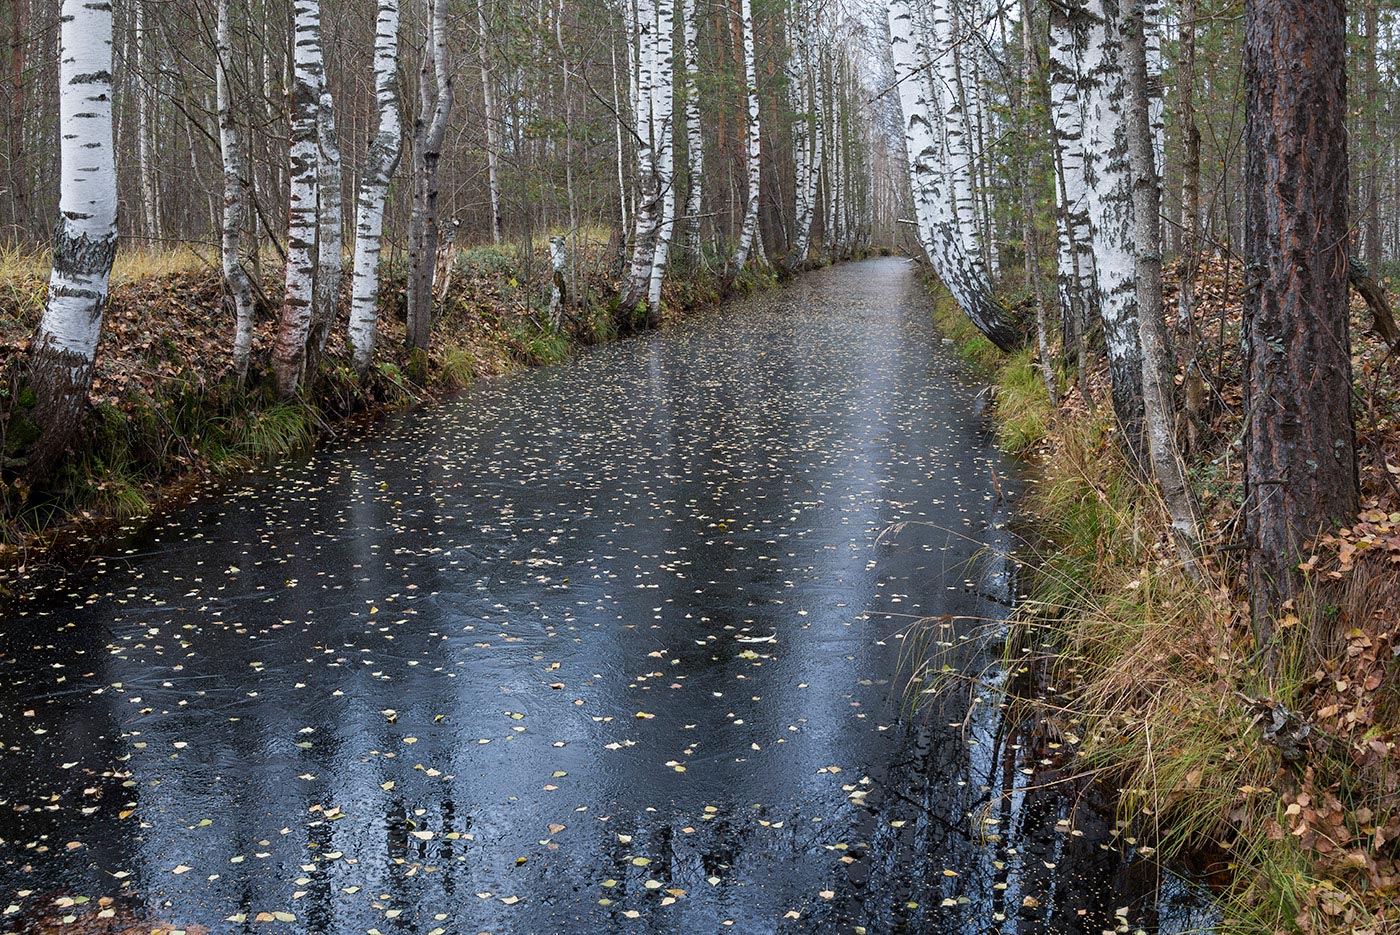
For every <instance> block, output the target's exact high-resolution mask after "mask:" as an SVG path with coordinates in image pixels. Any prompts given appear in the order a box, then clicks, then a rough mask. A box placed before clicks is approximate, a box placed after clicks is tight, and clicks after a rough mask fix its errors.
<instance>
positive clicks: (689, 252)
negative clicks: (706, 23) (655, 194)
mask: <svg viewBox="0 0 1400 935" xmlns="http://www.w3.org/2000/svg"><path fill="white" fill-rule="evenodd" d="M682 2H683V6H682V9H681V28H682V29H683V30H684V34H685V89H684V90H685V141H686V149H685V156H686V183H687V184H686V192H685V230H686V235H685V252H686V262H687V265H689V266H690V268H691V269H695V268H696V267H698V266H699V265H700V212H701V211H702V210H704V198H705V135H704V133H703V132H702V130H701V127H700V84H699V82H698V81H697V80H696V78H697V76H698V75H699V74H700V24H699V21H698V19H697V18H696V12H695V0H682Z"/></svg>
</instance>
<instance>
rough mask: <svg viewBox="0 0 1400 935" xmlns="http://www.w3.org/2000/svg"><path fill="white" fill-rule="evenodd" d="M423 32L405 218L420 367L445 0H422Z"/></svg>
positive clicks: (443, 118) (443, 85)
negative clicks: (425, 10) (410, 207)
mask: <svg viewBox="0 0 1400 935" xmlns="http://www.w3.org/2000/svg"><path fill="white" fill-rule="evenodd" d="M425 2H426V4H427V8H428V16H427V21H428V36H427V42H426V43H425V44H424V50H423V65H422V68H420V69H419V79H418V81H419V91H418V95H419V113H418V120H417V126H416V128H415V132H414V147H413V189H414V190H413V215H412V217H411V218H410V220H409V232H408V237H409V247H408V328H407V332H408V333H407V336H406V337H407V343H408V347H409V348H410V350H412V351H413V352H414V357H415V361H414V367H415V370H419V371H421V370H422V367H423V365H424V358H425V357H426V355H427V353H428V340H429V338H430V337H431V334H432V317H433V271H434V270H435V269H436V266H437V244H438V163H439V161H440V160H441V158H442V142H443V139H444V138H445V137H446V135H447V120H448V117H449V115H450V114H451V112H452V67H451V63H450V62H449V61H448V58H447V3H448V0H425ZM419 376H421V373H420V374H419Z"/></svg>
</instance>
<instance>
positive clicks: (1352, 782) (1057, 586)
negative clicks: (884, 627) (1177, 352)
mask: <svg viewBox="0 0 1400 935" xmlns="http://www.w3.org/2000/svg"><path fill="white" fill-rule="evenodd" d="M937 316H938V320H939V324H940V327H941V329H942V330H943V332H944V334H945V335H947V336H948V338H949V339H950V340H951V341H953V342H954V343H955V344H956V345H957V347H958V350H959V351H960V352H961V353H962V354H963V355H964V356H965V357H966V358H967V359H968V360H969V361H971V362H972V363H973V364H974V365H975V366H976V367H978V368H979V369H980V370H981V371H982V373H983V375H984V376H985V377H986V378H987V379H988V380H989V381H990V383H991V384H992V387H993V392H994V393H995V401H996V409H995V421H996V425H997V435H998V439H999V441H1000V444H1001V445H1002V447H1004V448H1005V449H1007V450H1008V451H1010V452H1013V453H1016V454H1019V455H1031V456H1032V458H1031V459H1032V461H1033V462H1034V464H1033V467H1032V468H1031V472H1030V473H1031V475H1032V476H1031V483H1030V490H1029V493H1028V496H1027V497H1026V499H1025V501H1023V503H1024V509H1025V510H1026V512H1027V513H1028V514H1029V520H1030V524H1031V526H1032V529H1033V537H1034V539H1033V542H1031V543H1030V544H1029V545H1028V547H1027V551H1028V552H1029V553H1031V554H1032V556H1033V558H1032V560H1031V561H1030V562H1029V563H1028V566H1027V577H1028V579H1029V588H1028V597H1027V600H1026V601H1025V602H1024V603H1023V605H1022V607H1021V609H1020V610H1019V612H1018V615H1017V617H1016V619H1015V620H1014V621H1013V625H1012V627H1011V628H1010V629H1009V631H1007V632H1008V635H1007V643H1006V647H1007V652H1006V660H1007V664H1008V666H1010V668H1011V671H1012V672H1013V674H1018V675H1019V676H1020V678H1019V679H1018V680H1017V683H1018V684H1020V685H1021V686H1023V687H1025V686H1028V685H1035V684H1048V685H1051V686H1053V705H1048V702H1047V701H1046V699H1045V698H1040V699H1039V700H1037V698H1036V697H1022V698H1018V699H1017V700H1016V704H1015V705H1014V706H1013V707H1016V708H1019V709H1026V708H1029V709H1031V710H1032V711H1036V712H1037V713H1036V714H1035V715H1034V716H1038V717H1048V718H1053V719H1055V720H1056V721H1057V722H1060V724H1061V725H1062V729H1063V733H1064V734H1065V735H1066V736H1067V737H1068V738H1069V740H1068V742H1069V743H1071V744H1072V745H1073V746H1074V747H1075V749H1076V753H1075V758H1074V760H1073V763H1074V767H1075V768H1076V769H1077V770H1078V771H1079V772H1080V773H1081V774H1082V775H1083V776H1085V777H1091V776H1092V777H1095V781H1097V782H1100V783H1103V784H1104V785H1105V787H1106V788H1107V789H1109V790H1110V791H1111V792H1112V793H1113V795H1114V798H1115V800H1116V802H1117V807H1118V810H1119V822H1120V824H1119V827H1120V829H1121V833H1122V834H1123V835H1124V836H1125V838H1126V839H1127V840H1129V841H1135V842H1138V844H1139V847H1140V850H1139V853H1141V854H1145V855H1153V854H1154V853H1155V855H1156V857H1157V858H1159V859H1162V860H1164V861H1169V862H1178V865H1179V862H1181V861H1187V860H1189V861H1190V863H1191V864H1192V865H1193V866H1194V867H1197V868H1201V869H1203V870H1205V871H1206V872H1207V873H1208V879H1210V881H1211V882H1212V883H1213V884H1214V885H1215V888H1216V892H1217V896H1218V911H1219V913H1220V921H1219V929H1220V931H1223V932H1231V933H1241V935H1245V933H1248V935H1262V933H1275V932H1305V933H1342V932H1365V933H1381V932H1385V933H1394V932H1400V872H1397V858H1400V852H1397V848H1396V841H1397V838H1400V798H1397V794H1396V786H1397V772H1400V771H1397V769H1396V758H1395V749H1396V748H1395V737H1396V735H1397V725H1400V678H1397V676H1398V675H1400V671H1397V669H1400V663H1398V662H1397V654H1396V649H1395V645H1394V640H1395V635H1394V632H1393V628H1394V627H1395V623H1396V620H1395V616H1394V613H1393V607H1394V606H1396V602H1400V587H1397V586H1396V582H1395V575H1394V574H1393V573H1388V574H1387V573H1386V572H1385V570H1384V568H1383V567H1382V565H1381V564H1380V563H1379V562H1374V563H1372V564H1371V566H1369V567H1370V568H1371V569H1372V572H1373V573H1372V574H1371V576H1370V577H1368V576H1367V575H1366V574H1365V573H1364V572H1354V573H1352V574H1351V575H1349V576H1348V577H1346V578H1341V579H1340V580H1336V578H1334V577H1328V576H1321V575H1320V576H1319V577H1318V579H1317V580H1318V581H1319V584H1318V586H1317V587H1316V588H1315V590H1314V593H1312V594H1311V595H1310V596H1309V598H1308V600H1307V601H1306V602H1305V606H1302V607H1298V608H1296V615H1295V616H1294V617H1291V618H1289V619H1288V620H1286V621H1285V624H1287V623H1289V622H1290V621H1291V623H1292V625H1291V626H1289V625H1285V626H1284V627H1283V628H1282V636H1281V641H1280V643H1279V645H1278V646H1277V651H1276V653H1275V658H1276V662H1275V663H1274V665H1273V666H1272V668H1269V667H1266V666H1264V665H1262V664H1261V662H1260V655H1259V654H1258V653H1257V652H1256V647H1255V645H1254V643H1253V639H1252V636H1251V633H1250V628H1249V625H1248V607H1247V602H1246V601H1245V600H1244V599H1243V598H1242V596H1241V591H1240V586H1239V579H1238V571H1239V569H1238V566H1237V565H1235V564H1232V561H1231V559H1230V558H1228V553H1227V555H1226V556H1225V557H1211V556H1208V557H1207V559H1206V560H1205V562H1204V578H1203V579H1201V580H1196V579H1193V578H1192V577H1190V576H1189V575H1188V574H1187V573H1186V572H1185V571H1184V570H1183V569H1182V568H1181V567H1180V565H1179V564H1178V562H1177V560H1176V558H1175V555H1174V551H1173V549H1172V547H1171V546H1170V539H1169V534H1168V518H1167V516H1166V513H1165V510H1164V508H1163V507H1162V505H1161V503H1160V500H1159V498H1158V496H1157V494H1156V491H1155V489H1154V488H1153V487H1152V486H1150V485H1149V484H1147V483H1144V482H1143V481H1141V480H1139V478H1138V477H1136V476H1135V474H1134V473H1133V471H1131V470H1130V469H1129V466H1128V464H1127V463H1126V461H1125V459H1124V458H1123V457H1122V456H1121V454H1120V449H1119V446H1118V443H1117V441H1116V439H1115V434H1114V425H1113V421H1112V413H1111V407H1110V406H1109V405H1108V404H1107V402H1106V401H1102V400H1101V401H1097V405H1095V402H1096V401H1095V400H1094V399H1093V398H1092V396H1093V393H1092V391H1091V393H1090V398H1089V399H1085V398H1083V397H1081V396H1080V395H1079V391H1078V390H1079V388H1077V387H1076V388H1075V389H1074V391H1072V392H1070V393H1068V394H1065V395H1066V397H1067V398H1066V400H1065V401H1064V402H1063V404H1062V405H1061V407H1060V408H1059V409H1058V410H1054V409H1052V407H1051V406H1050V402H1049V399H1048V394H1047V393H1046V392H1045V388H1044V385H1043V383H1042V382H1041V379H1040V374H1039V372H1038V370H1037V369H1036V367H1035V365H1034V358H1033V354H1032V352H1031V351H1022V352H1019V353H1016V354H1011V355H1001V354H1000V353H999V352H997V351H996V350H995V348H993V347H992V346H991V345H990V343H989V342H987V341H986V340H985V339H984V338H982V337H981V336H980V335H978V334H977V333H976V331H975V330H974V329H973V328H972V326H971V325H970V324H968V323H967V322H966V319H964V318H962V317H961V316H960V315H958V314H957V312H956V310H955V308H953V307H952V305H951V302H948V301H946V300H940V302H939V303H938V312H937ZM1194 476H1195V477H1196V478H1197V480H1198V482H1199V483H1200V484H1201V485H1202V488H1203V489H1202V492H1204V493H1207V494H1208V493H1209V491H1206V490H1204V485H1206V484H1214V485H1220V483H1221V481H1220V479H1219V478H1216V477H1214V475H1213V473H1212V470H1211V469H1210V467H1209V465H1204V466H1200V467H1199V469H1198V470H1197V471H1196V472H1195V474H1194ZM1338 577H1339V576H1338ZM1387 608H1388V609H1387ZM1032 675H1034V676H1035V678H1030V676H1032ZM1032 694H1034V693H1032ZM1046 705H1048V706H1046ZM1299 735H1301V736H1302V739H1301V740H1300V739H1298V736H1299Z"/></svg>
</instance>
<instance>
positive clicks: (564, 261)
mask: <svg viewBox="0 0 1400 935" xmlns="http://www.w3.org/2000/svg"><path fill="white" fill-rule="evenodd" d="M549 267H550V272H551V274H552V277H551V282H552V284H553V285H552V288H551V289H550V294H549V326H550V328H551V329H552V330H553V331H555V332H556V333H557V332H558V331H559V326H560V324H561V323H562V319H563V316H564V296H565V292H566V291H567V282H568V280H567V274H568V268H569V242H568V241H567V240H566V239H565V238H563V237H551V238H549Z"/></svg>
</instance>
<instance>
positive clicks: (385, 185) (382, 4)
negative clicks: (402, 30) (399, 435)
mask: <svg viewBox="0 0 1400 935" xmlns="http://www.w3.org/2000/svg"><path fill="white" fill-rule="evenodd" d="M398 63H399V0H379V10H378V13H377V15H376V16H375V22H374V88H375V103H376V105H377V109H378V111H379V125H378V130H377V132H376V133H375V135H374V138H373V139H372V140H370V144H369V154H368V156H367V158H366V159H365V170H364V175H363V177H362V179H361V181H360V192H359V197H358V202H357V206H356V209H355V260H354V270H353V277H352V281H351V287H350V324H349V338H350V349H351V357H352V360H353V363H354V367H355V372H356V373H357V374H359V375H360V376H361V377H363V376H364V375H365V373H366V371H368V370H369V365H370V362H371V361H373V359H374V346H375V342H376V340H377V336H378V330H379V265H380V264H379V260H380V254H381V252H382V250H383V234H384V202H385V198H386V197H387V195H388V191H389V181H390V180H391V179H392V178H393V176H394V169H395V168H396V167H397V166H398V164H399V154H400V152H401V151H402V149H403V124H402V119H401V118H400V116H399V78H398Z"/></svg>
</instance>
